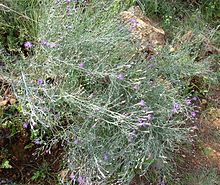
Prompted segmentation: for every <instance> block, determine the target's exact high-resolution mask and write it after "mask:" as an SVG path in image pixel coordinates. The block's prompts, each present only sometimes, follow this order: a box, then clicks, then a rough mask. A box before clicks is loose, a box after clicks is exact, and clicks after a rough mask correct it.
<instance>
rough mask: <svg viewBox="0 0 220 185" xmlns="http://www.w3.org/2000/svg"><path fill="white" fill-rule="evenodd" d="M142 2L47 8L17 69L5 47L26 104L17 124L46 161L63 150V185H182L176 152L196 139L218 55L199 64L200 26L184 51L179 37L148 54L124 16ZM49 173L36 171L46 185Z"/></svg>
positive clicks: (7, 74)
mask: <svg viewBox="0 0 220 185" xmlns="http://www.w3.org/2000/svg"><path fill="white" fill-rule="evenodd" d="M18 2H20V1H18ZM152 2H153V1H151V3H152ZM155 2H157V1H155ZM32 3H36V4H35V5H34V7H36V6H38V3H37V1H32ZM132 3H135V2H134V1H127V2H126V3H124V2H122V1H104V0H103V1H96V0H91V1H42V2H41V4H40V7H41V9H40V16H37V18H33V19H35V20H37V23H34V27H35V28H37V30H36V29H35V28H33V26H32V27H31V28H33V29H34V33H32V32H28V35H27V36H24V37H23V36H22V37H21V38H22V40H21V41H20V42H17V41H16V43H19V44H18V45H20V47H22V48H23V49H22V50H20V51H19V56H18V57H16V61H15V62H12V61H14V58H13V59H12V56H10V55H9V54H7V53H6V52H5V50H7V48H8V46H7V44H5V43H8V41H7V42H5V41H2V42H1V44H2V46H7V47H2V50H1V55H2V56H1V57H2V59H1V60H3V61H4V67H2V68H1V73H2V74H3V76H4V79H5V80H7V81H8V82H10V84H11V89H12V91H13V94H14V95H15V97H16V99H17V101H18V103H17V104H16V105H11V106H15V107H16V110H18V111H19V115H22V116H21V119H19V120H16V121H13V122H14V123H16V125H19V126H20V129H22V128H21V127H23V129H28V132H29V135H28V137H29V139H30V141H31V143H29V144H27V145H26V148H28V147H30V148H35V149H36V148H37V154H36V155H39V156H42V155H45V153H46V154H50V155H53V153H54V152H55V150H56V149H55V150H54V146H56V147H59V148H61V149H62V155H59V157H60V156H62V159H61V160H62V164H60V167H59V170H60V171H61V173H60V174H58V173H57V174H56V175H57V176H56V177H57V179H56V183H57V184H93V183H94V184H129V183H130V182H131V181H132V179H133V177H134V176H135V175H140V176H143V177H145V181H146V182H148V183H150V182H151V183H155V184H158V183H159V184H165V183H167V184H171V183H179V182H177V180H176V181H175V180H173V179H172V177H173V174H174V173H175V162H174V154H175V153H176V152H177V151H180V148H181V146H182V145H183V144H186V143H189V142H190V141H191V139H192V138H191V137H190V134H189V133H190V132H192V131H193V130H194V129H195V127H193V125H192V124H191V123H192V122H194V120H195V119H196V116H197V114H199V111H200V110H199V107H198V102H199V99H200V96H201V94H202V93H201V92H200V91H193V89H191V87H190V84H191V83H192V81H193V80H194V79H195V78H196V79H201V81H203V82H204V81H205V80H206V81H208V82H209V83H210V82H211V81H213V80H215V79H216V75H214V73H212V68H211V67H212V65H211V63H210V62H209V61H210V60H209V59H210V58H205V59H203V60H199V61H198V57H199V55H200V51H201V47H202V40H201V37H199V36H198V37H197V35H199V33H200V32H199V30H196V29H195V30H193V31H194V37H193V39H192V40H191V41H190V43H184V44H182V45H181V46H180V47H179V48H178V50H176V51H173V50H171V46H174V44H175V42H176V40H178V38H172V37H170V38H169V40H170V42H167V44H166V45H165V47H164V48H162V49H159V48H155V54H154V55H152V56H149V55H148V53H142V52H140V51H139V49H138V46H137V45H134V44H132V43H131V42H130V38H131V34H130V32H129V29H130V28H129V27H128V26H126V25H125V24H123V23H122V21H121V20H120V18H119V16H118V13H119V12H121V11H122V10H124V9H126V8H128V7H129V6H131V5H132ZM137 3H139V4H141V3H142V4H141V5H143V4H144V3H143V2H141V1H137ZM21 5H23V4H22V3H21ZM32 5H33V4H32ZM154 5H156V4H154ZM146 12H147V10H146ZM34 22H35V21H34ZM164 24H165V25H167V24H169V23H168V22H167V19H166V21H164ZM19 26H20V23H19ZM24 28H26V29H27V30H29V29H28V28H27V27H26V26H24ZM178 31H179V30H178ZM197 33H198V34H197ZM29 34H30V35H29ZM12 45H13V46H14V45H16V44H12ZM195 49H196V50H195ZM194 50H195V51H194ZM9 53H10V52H9ZM194 85H196V84H194ZM200 93H201V94H200ZM202 95H203V94H202ZM4 111H5V110H4ZM1 118H2V120H3V121H2V122H1V123H2V125H3V124H4V125H5V124H6V122H5V119H3V117H1ZM10 128H11V127H10ZM13 128H14V127H13ZM56 156H57V155H56ZM10 162H11V161H8V162H7V160H6V162H5V161H4V163H2V164H4V167H5V165H7V164H8V167H10V166H9V164H10ZM42 166H43V168H42V169H41V168H39V169H37V170H36V171H35V172H34V173H33V176H32V180H33V182H35V183H36V184H37V183H42V184H44V181H45V179H46V178H47V175H48V170H47V164H46V163H43V165H42ZM149 174H151V175H149ZM38 179H43V181H42V182H39V181H37V180H38Z"/></svg>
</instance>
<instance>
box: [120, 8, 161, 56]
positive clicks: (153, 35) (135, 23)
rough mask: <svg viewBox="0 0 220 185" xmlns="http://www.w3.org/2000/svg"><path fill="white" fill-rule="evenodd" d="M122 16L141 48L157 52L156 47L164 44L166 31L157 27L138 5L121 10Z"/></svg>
mask: <svg viewBox="0 0 220 185" xmlns="http://www.w3.org/2000/svg"><path fill="white" fill-rule="evenodd" d="M120 16H121V19H122V22H123V23H124V24H126V25H127V26H128V29H129V31H130V32H131V34H132V42H133V43H136V44H138V49H139V50H141V51H151V52H153V53H155V49H156V48H158V47H163V46H164V44H165V32H164V31H163V30H162V29H161V28H156V27H155V26H154V24H153V23H152V21H151V20H150V19H149V18H147V17H146V16H144V14H143V13H142V11H141V9H140V8H139V7H138V6H135V7H131V8H129V9H128V10H127V11H123V12H121V13H120Z"/></svg>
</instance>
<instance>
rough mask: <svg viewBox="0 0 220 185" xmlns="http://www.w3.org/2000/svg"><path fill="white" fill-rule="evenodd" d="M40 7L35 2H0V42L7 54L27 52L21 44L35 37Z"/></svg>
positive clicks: (30, 0)
mask: <svg viewBox="0 0 220 185" xmlns="http://www.w3.org/2000/svg"><path fill="white" fill-rule="evenodd" d="M40 6H41V3H40V2H39V1H37V0H13V1H12V0H4V1H0V42H1V44H2V45H3V46H4V47H5V48H6V50H7V52H9V53H13V54H17V55H19V54H20V52H21V51H22V52H24V53H26V52H27V51H26V50H25V49H24V46H23V44H24V42H25V41H26V40H30V39H31V40H34V39H35V37H36V34H37V30H38V28H37V24H36V23H37V20H38V17H39V14H40Z"/></svg>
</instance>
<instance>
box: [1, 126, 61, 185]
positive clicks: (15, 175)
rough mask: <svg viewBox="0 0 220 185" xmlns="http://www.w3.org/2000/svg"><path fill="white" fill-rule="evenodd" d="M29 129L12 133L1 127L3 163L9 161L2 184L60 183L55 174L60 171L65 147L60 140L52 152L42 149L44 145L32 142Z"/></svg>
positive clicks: (3, 172) (2, 169)
mask: <svg viewBox="0 0 220 185" xmlns="http://www.w3.org/2000/svg"><path fill="white" fill-rule="evenodd" d="M29 138H30V137H29V133H28V131H26V130H23V131H21V132H20V133H18V134H16V136H13V137H10V131H9V130H8V129H1V142H0V144H1V151H0V164H4V163H5V161H7V162H8V165H7V166H6V167H3V166H2V168H1V169H0V184H9V183H19V184H39V181H42V180H43V184H45V185H47V184H56V179H55V176H56V175H57V174H58V172H59V170H60V165H61V162H62V161H61V159H62V147H61V146H60V144H56V145H54V146H53V147H52V149H51V151H50V152H51V153H48V152H47V151H45V152H40V155H38V153H39V152H38V149H39V148H40V146H38V145H33V146H32V147H30V148H28V147H27V146H31V144H32V141H30V139H29Z"/></svg>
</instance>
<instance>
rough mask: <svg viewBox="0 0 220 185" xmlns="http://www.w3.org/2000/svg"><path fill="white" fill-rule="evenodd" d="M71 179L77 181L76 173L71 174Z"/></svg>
mask: <svg viewBox="0 0 220 185" xmlns="http://www.w3.org/2000/svg"><path fill="white" fill-rule="evenodd" d="M70 179H71V180H72V181H73V180H74V179H75V174H74V173H71V174H70Z"/></svg>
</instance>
